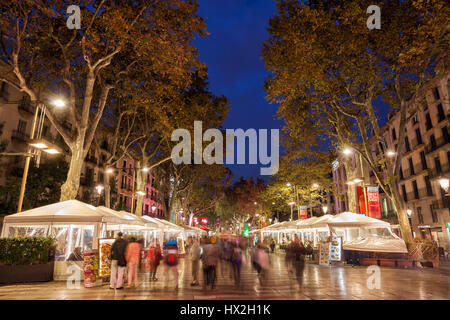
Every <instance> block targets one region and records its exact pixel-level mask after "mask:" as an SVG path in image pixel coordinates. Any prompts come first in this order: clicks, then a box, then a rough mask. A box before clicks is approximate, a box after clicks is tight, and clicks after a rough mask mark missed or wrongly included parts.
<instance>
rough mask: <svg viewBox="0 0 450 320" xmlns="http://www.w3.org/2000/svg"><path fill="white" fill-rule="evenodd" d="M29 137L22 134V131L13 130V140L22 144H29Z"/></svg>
mask: <svg viewBox="0 0 450 320" xmlns="http://www.w3.org/2000/svg"><path fill="white" fill-rule="evenodd" d="M29 137H30V136H29V135H28V134H26V133H24V132H22V131H18V130H13V131H12V134H11V139H13V140H17V141H20V142H27V141H28V139H29Z"/></svg>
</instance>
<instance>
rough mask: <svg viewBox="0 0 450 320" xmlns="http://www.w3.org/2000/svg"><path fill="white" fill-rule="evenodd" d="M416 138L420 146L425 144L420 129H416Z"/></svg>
mask: <svg viewBox="0 0 450 320" xmlns="http://www.w3.org/2000/svg"><path fill="white" fill-rule="evenodd" d="M416 138H417V144H418V145H419V144H422V143H423V141H422V135H421V134H420V129H419V128H417V129H416Z"/></svg>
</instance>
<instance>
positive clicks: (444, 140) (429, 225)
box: [333, 74, 450, 250]
mask: <svg viewBox="0 0 450 320" xmlns="http://www.w3.org/2000/svg"><path fill="white" fill-rule="evenodd" d="M424 90H425V93H426V94H425V98H424V99H423V100H422V101H421V103H420V105H414V104H413V103H411V104H410V106H409V108H408V110H409V112H408V116H407V122H406V127H405V138H404V139H405V140H404V144H405V150H404V153H403V156H402V159H401V169H400V177H399V190H400V193H401V195H402V199H403V201H404V202H405V204H406V206H407V208H408V209H409V210H410V213H411V215H410V223H411V226H412V231H413V234H414V236H415V237H419V238H422V239H431V240H434V241H436V242H438V243H439V245H440V246H442V247H444V248H446V249H447V250H449V249H450V240H449V239H450V214H449V212H450V211H449V210H450V197H449V196H447V195H446V194H445V191H444V189H442V187H441V186H440V183H439V180H440V179H441V178H449V177H450V135H449V128H448V126H449V121H448V120H447V114H448V113H449V111H450V96H449V94H450V74H446V75H442V76H439V77H436V78H435V79H433V81H430V82H429V83H428V84H427V85H426V86H425V87H424ZM399 123H400V115H399V114H398V113H391V114H389V115H388V121H387V123H386V124H385V125H384V126H383V127H382V133H383V135H384V138H385V141H386V142H387V147H388V149H393V150H395V149H396V148H395V147H396V145H397V143H398V137H399V132H398V130H399V129H398V128H399ZM371 148H372V151H373V154H374V157H375V158H376V159H380V157H379V156H381V152H380V151H381V150H380V146H378V145H377V143H376V142H375V141H374V140H372V141H371ZM342 157H343V156H340V157H339V158H338V159H336V161H335V162H334V165H333V181H334V183H335V185H336V189H337V190H338V191H337V192H338V195H337V196H338V198H339V197H340V198H341V199H343V200H342V202H343V203H339V202H338V201H337V202H336V203H335V206H339V207H338V208H336V210H340V211H344V210H345V209H348V204H349V199H348V197H349V192H348V191H349V188H355V186H350V185H346V184H345V182H346V181H347V180H348V179H347V174H346V172H345V168H343V166H342V165H340V164H341V162H342ZM352 157H354V159H353V160H352V161H354V162H355V166H360V163H359V159H358V157H355V156H352ZM363 168H365V169H363V170H364V171H365V170H368V172H369V178H368V179H369V180H370V185H377V182H376V179H375V177H374V175H373V173H372V172H371V170H369V168H368V166H367V164H365V163H363ZM354 194H355V193H353V195H354ZM380 207H381V213H382V219H383V220H388V221H389V222H391V223H397V220H396V213H395V207H394V205H393V203H392V201H390V199H388V198H387V196H386V195H385V194H384V193H383V192H382V190H381V189H380Z"/></svg>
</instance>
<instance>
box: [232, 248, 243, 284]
mask: <svg viewBox="0 0 450 320" xmlns="http://www.w3.org/2000/svg"><path fill="white" fill-rule="evenodd" d="M233 246H234V248H233V255H232V258H231V261H232V266H233V277H234V284H235V286H236V287H238V286H239V284H240V283H241V266H242V265H243V264H244V263H245V254H244V252H243V250H242V247H241V245H239V244H237V243H235V244H234V245H233Z"/></svg>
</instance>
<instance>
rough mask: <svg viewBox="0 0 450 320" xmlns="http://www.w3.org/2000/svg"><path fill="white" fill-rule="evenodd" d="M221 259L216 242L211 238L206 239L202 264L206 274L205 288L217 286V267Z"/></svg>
mask: <svg viewBox="0 0 450 320" xmlns="http://www.w3.org/2000/svg"><path fill="white" fill-rule="evenodd" d="M218 259H219V249H218V247H217V245H216V244H214V243H212V241H211V239H210V238H207V239H206V243H205V244H204V246H203V254H202V265H203V272H204V274H205V280H206V281H205V288H206V289H207V288H208V286H210V288H211V290H213V289H214V288H215V283H216V271H217V270H216V267H217V261H218Z"/></svg>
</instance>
